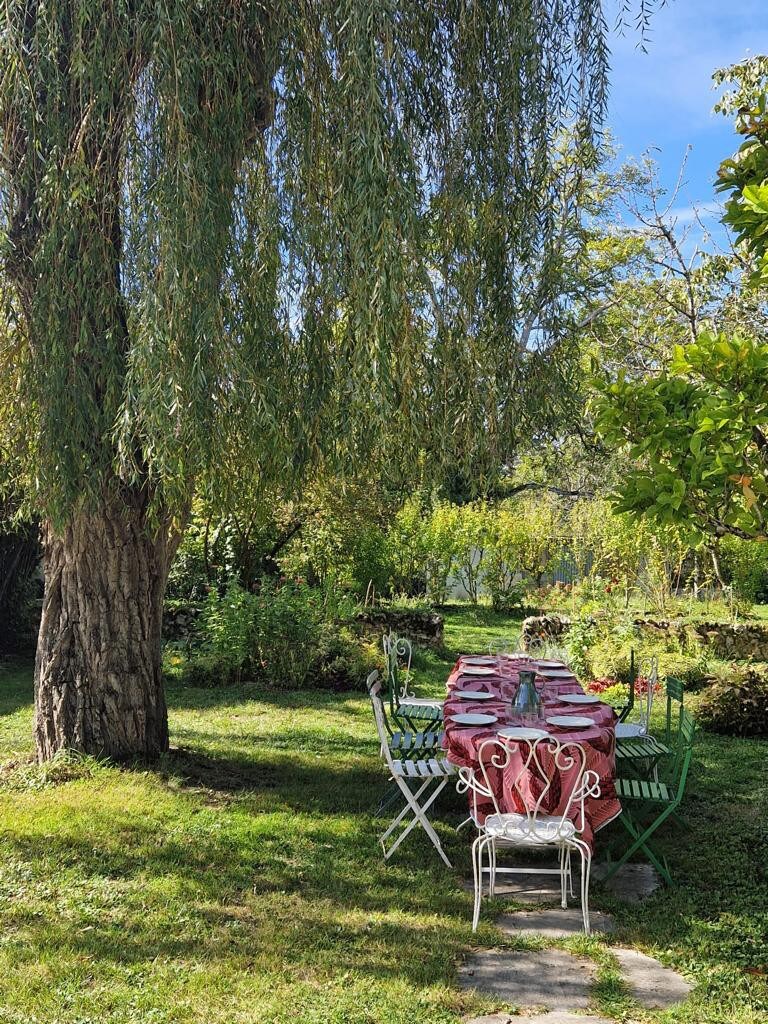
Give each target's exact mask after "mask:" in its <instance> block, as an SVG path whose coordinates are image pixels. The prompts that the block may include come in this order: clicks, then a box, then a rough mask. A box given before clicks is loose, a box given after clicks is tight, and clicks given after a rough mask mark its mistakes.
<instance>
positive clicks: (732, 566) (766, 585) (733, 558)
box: [720, 537, 768, 607]
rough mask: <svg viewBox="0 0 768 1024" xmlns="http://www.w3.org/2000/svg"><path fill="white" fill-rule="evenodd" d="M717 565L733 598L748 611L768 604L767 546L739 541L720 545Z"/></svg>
mask: <svg viewBox="0 0 768 1024" xmlns="http://www.w3.org/2000/svg"><path fill="white" fill-rule="evenodd" d="M720 563H721V566H722V568H723V571H724V573H725V574H726V576H727V578H728V581H729V583H730V584H731V586H732V587H733V594H734V597H735V598H736V599H737V600H739V601H740V602H742V604H744V605H746V606H747V607H750V606H751V605H753V604H755V603H756V602H758V601H766V600H768V544H764V543H763V544H760V543H758V542H757V541H754V540H741V539H740V538H739V537H724V538H723V540H721V541H720Z"/></svg>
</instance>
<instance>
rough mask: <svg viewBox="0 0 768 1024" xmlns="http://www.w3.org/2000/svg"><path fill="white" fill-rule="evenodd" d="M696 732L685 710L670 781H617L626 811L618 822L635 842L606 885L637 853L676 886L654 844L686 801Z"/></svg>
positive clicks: (622, 857) (682, 712)
mask: <svg viewBox="0 0 768 1024" xmlns="http://www.w3.org/2000/svg"><path fill="white" fill-rule="evenodd" d="M695 732H696V726H695V723H694V721H693V718H692V717H691V715H690V713H689V712H688V711H686V710H685V709H684V708H683V709H681V711H680V728H679V730H678V734H677V743H676V746H675V750H674V758H673V761H672V765H671V767H670V770H669V776H668V778H667V779H665V780H662V779H626V778H625V779H618V780H617V782H616V792H617V794H618V797H619V800H620V801H621V808H622V813H621V814H620V815H619V819H618V820H619V821H620V822H621V824H622V825H623V826H624V828H625V829H626V830H627V832H628V833H629V835H630V838H631V840H632V842H631V843H630V845H629V847H628V848H627V849H626V850H625V851H624V853H623V854H622V856H621V857H620V858H619V860H617V861H615V862H614V863H612V864H611V865H610V867H609V869H608V872H607V873H606V874H605V875H604V876H603V881H607V879H609V878H610V877H611V876H612V875H615V874H616V872H617V871H618V870H619V868H620V867H621V866H622V865H623V864H625V863H626V862H627V861H628V860H629V858H630V857H632V856H633V855H634V854H635V853H637V852H638V851H642V852H643V853H644V854H645V856H646V857H647V858H648V860H649V861H650V862H651V864H653V866H654V867H655V868H656V870H657V871H658V872H659V874H660V875H661V877H662V878H663V879H664V880H665V881H666V882H667V884H668V885H672V884H673V882H672V875H671V874H670V871H669V868H668V866H667V864H666V862H665V861H664V858H663V857H661V856H660V855H659V854H657V853H656V851H655V850H654V848H653V846H652V845H651V842H650V841H651V838H652V837H653V835H654V834H655V833H656V832H657V831H658V829H659V828H660V827H661V826H662V825H663V824H664V822H665V821H666V820H667V818H669V817H670V816H672V815H674V814H675V812H676V811H677V809H678V807H679V806H680V804H681V803H682V801H683V798H684V796H685V787H686V783H687V780H688V771H689V768H690V765H691V757H692V756H693V741H694V736H695Z"/></svg>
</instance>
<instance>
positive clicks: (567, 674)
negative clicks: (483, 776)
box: [443, 655, 621, 849]
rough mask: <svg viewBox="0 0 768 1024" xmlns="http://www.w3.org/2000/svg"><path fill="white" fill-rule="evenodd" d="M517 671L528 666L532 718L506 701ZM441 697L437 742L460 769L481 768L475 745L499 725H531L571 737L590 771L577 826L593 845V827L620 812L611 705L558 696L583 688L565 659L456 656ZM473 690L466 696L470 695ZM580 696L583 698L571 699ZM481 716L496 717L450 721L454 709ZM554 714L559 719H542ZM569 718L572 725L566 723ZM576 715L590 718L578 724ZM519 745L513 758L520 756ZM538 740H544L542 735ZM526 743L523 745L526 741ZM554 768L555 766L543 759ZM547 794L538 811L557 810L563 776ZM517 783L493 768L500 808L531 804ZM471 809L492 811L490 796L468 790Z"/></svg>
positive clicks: (564, 790) (481, 814) (563, 795)
mask: <svg viewBox="0 0 768 1024" xmlns="http://www.w3.org/2000/svg"><path fill="white" fill-rule="evenodd" d="M523 670H529V671H535V672H536V678H535V687H536V690H537V692H538V694H539V697H540V700H541V708H540V712H539V717H538V718H537V719H536V720H534V721H531V719H530V717H524V716H522V715H521V713H520V712H519V710H517V709H515V708H514V707H513V700H514V697H515V694H516V692H517V688H518V683H519V680H520V672H521V671H523ZM446 689H447V693H446V697H445V702H444V738H443V747H444V748H445V750H446V753H447V758H448V760H449V761H450V762H451V763H452V764H454V765H456V766H457V767H459V768H462V767H463V768H471V769H474V770H475V771H477V772H478V774H479V769H480V755H479V751H480V748H481V746H482V744H483V743H484V742H485V741H487V740H490V739H494V738H495V737H497V736H498V732H499V730H500V729H503V728H505V727H509V726H526V725H527V726H534V727H535V728H537V729H539V730H542V731H544V732H546V733H547V734H548V735H549V736H552V737H553V738H554V739H556V740H557V741H558V742H559V743H560V744H571V743H577V744H579V745H580V746H581V747H582V748H583V749H584V753H585V765H586V768H587V769H589V770H591V771H594V772H596V773H597V776H598V779H599V782H600V795H599V796H594V797H593V796H588V797H587V799H586V801H585V804H584V828H583V832H582V837H583V838H584V840H585V841H586V842H587V843H588V844H589V846H590V848H591V849H594V842H595V833H596V832H598V831H599V830H600V829H601V828H604V827H605V826H606V825H607V824H608V823H609V822H611V821H613V820H614V818H616V817H617V816H618V815H619V814H620V813H621V804H620V803H619V800H618V797H617V795H616V756H615V750H616V725H617V722H618V716H617V714H616V711H615V710H614V709H613V708H612V707H611V706H610V705H608V704H605V703H603V702H602V701H600V700H599V699H597V700H592V701H590V702H588V703H573V702H569V701H567V700H563V697H566V696H569V695H578V694H583V693H584V690H583V688H582V686H581V684H580V683H579V680H578V679H577V677H576V676H575V674H574V673H573V672H572V671H571V670H570V669H569V668H568V667H567V666H565V665H563V664H557V663H551V662H550V663H548V664H542V663H541V662H538V661H536V660H534V659H531V658H528V657H524V656H519V655H517V656H515V655H512V656H510V655H499V656H482V655H462V656H461V657H459V659H458V660H457V662H456V664H455V665H454V667H453V670H452V671H451V674H450V675H449V677H448V680H447V684H446ZM472 693H478V694H480V696H479V697H477V698H476V699H473V698H472V696H471V694H472ZM578 700H579V701H582V700H583V698H581V697H580V698H578ZM465 714H470V715H476V714H480V715H486V716H489V717H492V718H494V719H495V721H493V722H487V723H482V724H465V723H462V722H461V721H456V716H457V715H465ZM556 717H557V718H560V719H561V720H562V721H561V724H552V723H550V722H548V721H547V719H551V718H556ZM570 717H573V718H574V722H573V724H572V725H571V724H568V725H567V724H565V723H566V721H567V719H568V718H570ZM579 718H581V719H583V720H586V719H589V720H590V724H589V725H586V724H581V725H577V724H576V722H577V721H578V719H579ZM528 742H530V741H526V740H521V741H518V744H519V745H520V750H519V756H520V763H521V764H522V763H523V758H524V757H525V753H524V750H523V748H522V744H525V743H528ZM542 742H545V741H544V740H543V741H542ZM504 743H505V745H506V746H507V748H508V749H512V751H513V752H514V749H515V741H511V740H509V739H505V740H504ZM528 749H530V748H529V747H528ZM549 763H550V764H551V765H552V769H551V770H552V771H553V773H554V772H555V771H556V770H557V769H556V768H555V767H554V761H552V760H550V761H549ZM558 781H559V784H558V785H553V786H552V789H551V792H549V793H548V794H547V799H548V801H549V803H548V805H547V806H545V807H543V808H542V810H543V811H544V812H546V813H548V814H552V815H557V814H558V813H559V814H562V813H564V810H565V809H566V808H567V805H568V798H569V796H570V793H569V791H568V785H569V783H568V779H567V776H566V778H565V779H560V780H558ZM519 789H520V787H519V786H512V785H510V784H509V775H508V774H506V773H503V772H499V773H496V775H495V780H494V783H493V793H494V796H495V798H496V801H497V803H498V804H499V807H500V809H501V811H502V812H518V813H520V812H524V811H525V810H532V808H531V807H528V808H525V807H521V806H520V799H521V797H520V791H519ZM470 796H471V798H472V799H471V802H472V805H473V806H472V809H473V812H474V814H476V815H477V817H478V823H482V821H484V820H485V816H486V815H488V814H492V813H493V812H494V809H495V808H494V805H493V802H492V800H491V799H490V798H483V797H478V796H477V794H474V796H472V794H470Z"/></svg>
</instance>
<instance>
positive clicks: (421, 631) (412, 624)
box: [355, 608, 443, 647]
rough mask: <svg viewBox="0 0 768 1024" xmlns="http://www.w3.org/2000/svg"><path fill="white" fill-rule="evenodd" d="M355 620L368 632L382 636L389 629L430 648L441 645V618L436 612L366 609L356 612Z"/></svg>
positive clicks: (405, 609) (406, 609)
mask: <svg viewBox="0 0 768 1024" xmlns="http://www.w3.org/2000/svg"><path fill="white" fill-rule="evenodd" d="M355 618H356V621H357V622H358V623H360V625H361V626H362V627H363V628H364V629H366V630H368V631H370V632H377V633H382V634H383V633H386V632H387V631H388V630H390V629H391V630H392V631H393V632H394V633H397V634H398V636H403V637H407V638H408V639H409V640H415V641H416V642H417V643H421V644H427V645H428V646H430V647H440V646H441V645H442V643H443V618H442V616H441V615H438V614H437V612H432V611H420V610H417V609H413V610H411V609H408V608H403V609H399V608H398V609H395V608H366V609H365V610H364V611H361V612H358V613H357V615H356V617H355Z"/></svg>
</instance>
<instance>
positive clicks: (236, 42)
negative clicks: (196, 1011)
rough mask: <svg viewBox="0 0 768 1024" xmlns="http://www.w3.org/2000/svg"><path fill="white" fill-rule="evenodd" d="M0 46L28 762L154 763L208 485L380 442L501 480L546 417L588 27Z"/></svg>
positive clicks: (9, 32) (73, 2) (195, 36)
mask: <svg viewBox="0 0 768 1024" xmlns="http://www.w3.org/2000/svg"><path fill="white" fill-rule="evenodd" d="M624 6H625V5H622V9H623V8H624ZM652 6H653V3H649V2H648V0H639V7H640V10H641V12H642V13H643V14H645V13H646V12H647V11H648V9H649V8H650V7H652ZM0 18H1V19H2V21H1V22H0V67H1V68H2V69H3V73H2V80H1V81H0V136H1V138H0V153H2V158H1V159H2V185H1V187H0V233H1V234H2V243H3V244H2V256H3V265H4V272H5V274H6V275H7V281H8V283H9V286H10V288H11V290H12V294H13V308H14V311H15V312H14V315H15V316H17V317H18V321H17V331H16V332H15V335H14V341H13V344H14V345H15V346H16V356H17V357H16V358H14V359H9V358H8V356H7V352H4V353H3V358H2V359H0V366H2V367H4V382H3V388H4V389H5V390H6V393H8V392H10V391H14V392H15V393H16V394H17V395H18V396H19V402H18V405H17V406H16V407H15V408H14V410H13V413H12V416H13V419H14V423H15V427H14V429H13V430H12V433H14V435H15V437H16V438H18V439H19V441H20V448H19V449H18V451H17V452H16V453H15V456H17V462H18V464H19V470H18V472H19V473H20V474H21V476H22V477H23V481H24V484H25V493H26V495H27V499H28V503H29V507H30V508H34V509H35V510H36V511H37V512H38V513H39V515H40V517H41V520H42V523H43V540H44V546H45V562H46V583H47V585H46V596H45V601H44V607H43V614H42V624H41V631H40V641H39V649H38V657H37V669H36V681H35V693H36V716H35V735H36V741H37V750H38V756H39V757H41V758H48V757H51V756H52V755H53V754H54V753H55V752H56V751H57V750H58V749H61V748H63V747H76V748H79V749H81V750H85V751H92V752H95V753H100V754H106V755H111V756H115V757H123V756H132V755H153V754H156V753H157V752H158V751H161V750H162V749H164V748H165V747H166V745H167V742H168V731H167V715H166V707H165V699H164V695H163V687H162V680H161V670H160V627H161V617H162V599H163V591H164V587H165V582H166V578H167V574H168V568H169V564H170V561H171V559H172V557H173V553H174V550H175V548H176V546H177V544H178V542H179V538H180V536H181V534H182V532H183V529H184V524H185V521H186V519H187V516H188V513H189V509H190V505H191V500H192V495H193V493H194V489H195V484H196V481H197V480H199V479H200V478H201V476H203V475H205V474H210V473H212V472H213V471H214V470H215V468H216V467H217V466H218V464H219V463H222V462H225V461H226V459H227V457H231V453H233V452H239V453H240V454H241V455H242V457H243V458H244V459H245V458H248V459H250V460H251V461H252V464H253V465H254V467H255V468H256V470H257V476H258V478H259V480H261V481H264V482H265V483H267V482H269V481H270V480H274V479H281V480H284V481H287V480H288V479H290V478H291V477H293V478H295V479H300V477H301V473H302V472H303V470H304V468H305V467H306V466H307V465H310V464H313V463H314V462H315V460H317V459H327V460H330V462H331V463H332V464H333V465H335V466H337V467H340V468H342V469H348V468H349V467H351V466H354V465H359V464H360V463H361V462H365V461H367V460H369V459H370V457H371V452H372V451H374V450H376V449H377V448H380V447H381V445H382V439H384V438H387V439H390V441H391V443H392V445H393V447H396V454H397V458H398V460H400V461H402V462H407V461H408V460H409V459H414V458H415V457H416V453H417V452H419V451H422V450H426V452H427V455H428V462H429V464H435V463H440V462H441V461H442V460H444V459H450V461H451V462H452V463H458V464H461V463H462V462H464V463H465V465H469V461H468V460H469V458H470V456H471V458H473V459H477V460H478V466H479V465H480V456H481V455H483V456H484V462H485V465H487V466H490V465H492V464H493V462H494V461H495V460H498V459H501V458H504V457H506V450H507V449H508V447H509V445H510V444H512V443H514V442H515V440H516V439H518V438H519V436H520V435H519V429H518V427H519V424H520V423H521V421H522V413H523V412H526V413H528V414H530V412H531V406H530V404H528V405H526V403H525V402H524V401H523V398H522V397H521V396H522V395H524V387H522V386H521V385H523V384H524V383H525V381H530V382H532V387H533V385H535V390H536V395H537V399H536V405H535V406H534V407H533V409H534V410H535V412H536V414H537V415H539V414H540V415H542V416H543V415H545V412H546V409H547V408H548V405H549V399H548V395H549V389H548V387H547V385H546V377H547V374H548V373H552V372H557V367H558V365H559V363H560V362H561V360H563V359H565V344H564V340H563V337H562V334H561V332H560V330H559V320H560V317H561V316H566V315H567V310H568V301H567V297H566V296H564V295H563V292H562V289H561V280H560V274H559V268H560V267H561V266H562V262H563V261H562V259H560V254H561V252H562V244H563V243H562V240H563V239H571V238H573V237H574V225H577V224H578V209H577V207H576V205H575V204H574V203H573V202H571V197H572V194H573V192H572V182H573V181H574V180H578V176H579V173H580V168H581V167H582V166H583V165H584V164H585V163H586V162H588V161H589V160H591V159H592V158H593V146H592V140H591V127H592V125H593V124H594V123H595V121H599V119H600V118H601V116H602V115H603V113H604V109H605V98H606V77H607V65H608V54H607V46H606V32H607V29H606V20H605V17H604V11H603V5H602V4H601V3H600V2H599V0H566V2H562V0H558V2H555V0H545V2H544V3H543V4H539V5H536V6H535V7H531V6H529V5H520V4H518V3H511V2H507V0H502V2H500V3H494V4H473V5H465V4H455V3H450V2H447V0H445V2H443V0H441V2H438V3H437V4H425V3H423V2H422V0H393V2H391V3H381V2H378V0H341V2H340V3H332V4H331V3H324V2H321V0H319V2H317V3H314V4H311V5H307V4H296V3H295V2H293V0H290V2H288V0H277V2H275V3H273V4H269V5H265V4H263V3H262V2H261V0H241V2H238V3H235V4H233V3H223V2H221V0H205V2H203V0H169V2H167V3H164V4H162V5H158V4H156V3H149V2H146V0H8V2H7V3H5V4H4V5H3V8H2V15H0ZM566 124H567V125H568V126H569V128H570V129H571V131H572V132H573V137H574V139H575V145H574V147H573V148H572V149H571V150H569V153H568V155H567V160H566V166H565V167H564V168H561V169H558V168H557V167H555V163H556V161H554V160H553V157H552V154H553V153H555V152H556V149H557V145H558V142H559V140H560V139H562V136H563V129H564V126H565V125H566ZM434 295H436V296H437V301H436V302H435V301H434V299H433V296H434ZM529 420H530V415H529ZM478 427H479V429H478ZM478 438H479V439H481V441H482V443H481V444H479V443H478ZM395 439H396V445H395ZM470 449H471V451H470ZM264 493H268V490H265V492H264Z"/></svg>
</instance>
